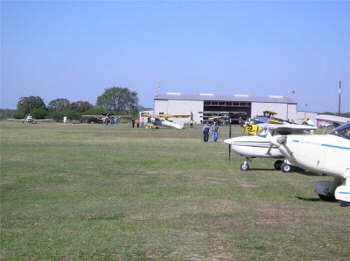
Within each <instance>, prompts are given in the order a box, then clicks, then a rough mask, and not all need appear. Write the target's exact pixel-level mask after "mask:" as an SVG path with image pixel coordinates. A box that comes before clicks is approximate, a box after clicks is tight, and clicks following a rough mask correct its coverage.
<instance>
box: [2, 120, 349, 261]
mask: <svg viewBox="0 0 350 261" xmlns="http://www.w3.org/2000/svg"><path fill="white" fill-rule="evenodd" d="M0 128H1V147H0V152H1V179H0V185H1V207H0V210H1V259H2V260H77V259H83V260H282V259H283V260H349V259H350V249H349V243H350V225H349V220H350V209H349V208H341V207H339V206H338V204H336V203H330V202H323V201H319V200H318V199H317V197H316V195H315V194H314V193H313V187H314V185H315V184H316V183H317V182H318V181H321V180H327V179H329V178H327V177H315V176H306V175H297V174H282V173H281V172H278V171H274V170H272V166H273V161H272V160H266V159H264V160H259V159H257V160H254V161H253V163H252V164H251V167H252V168H256V169H258V170H254V169H253V170H251V171H249V172H241V171H239V165H240V163H241V162H242V158H240V157H239V156H236V155H232V159H231V161H228V159H227V158H228V156H227V154H228V153H227V150H228V148H227V145H226V144H223V138H222V137H227V133H228V130H227V129H226V128H221V139H220V142H219V144H213V143H203V142H201V137H200V133H201V131H200V129H199V128H194V129H185V130H180V131H179V130H173V129H159V130H146V129H131V128H130V126H129V125H118V126H117V127H114V126H113V127H112V126H102V125H70V124H68V125H63V124H54V123H40V124H36V125H24V124H22V123H17V122H0ZM239 132H240V130H239V129H238V128H235V129H234V134H235V135H239ZM303 199H304V200H303Z"/></svg>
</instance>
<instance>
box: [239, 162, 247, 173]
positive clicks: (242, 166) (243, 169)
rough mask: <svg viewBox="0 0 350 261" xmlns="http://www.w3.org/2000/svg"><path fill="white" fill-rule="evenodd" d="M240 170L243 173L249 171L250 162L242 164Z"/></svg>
mask: <svg viewBox="0 0 350 261" xmlns="http://www.w3.org/2000/svg"><path fill="white" fill-rule="evenodd" d="M240 169H241V170H242V171H247V170H248V169H249V164H248V162H246V161H245V162H243V163H242V164H241V167H240Z"/></svg>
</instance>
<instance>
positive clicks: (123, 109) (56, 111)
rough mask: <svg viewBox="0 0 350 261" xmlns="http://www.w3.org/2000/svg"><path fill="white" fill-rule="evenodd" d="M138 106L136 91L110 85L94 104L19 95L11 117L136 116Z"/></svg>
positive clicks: (71, 118) (77, 118)
mask: <svg viewBox="0 0 350 261" xmlns="http://www.w3.org/2000/svg"><path fill="white" fill-rule="evenodd" d="M140 108H141V107H140V106H138V97H137V92H134V91H131V90H129V89H128V88H122V87H112V88H108V89H106V90H105V91H104V92H103V93H102V95H100V96H98V97H97V100H96V105H92V104H91V103H90V102H88V101H76V102H70V101H69V100H68V99H66V98H57V99H53V100H52V101H50V102H49V103H48V104H47V105H46V104H45V102H44V101H43V99H42V98H41V97H39V96H28V97H21V98H20V99H19V101H18V103H17V110H16V111H15V112H14V114H13V117H14V118H16V119H23V118H24V117H26V116H27V115H28V114H31V115H32V116H33V118H36V119H44V118H48V117H49V118H53V119H54V120H56V121H61V120H62V119H63V117H64V116H67V117H68V119H70V120H79V119H80V118H81V116H82V115H84V114H85V115H97V114H103V113H109V114H111V115H122V114H130V115H133V116H136V114H137V113H138V111H139V109H140Z"/></svg>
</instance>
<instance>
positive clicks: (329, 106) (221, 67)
mask: <svg viewBox="0 0 350 261" xmlns="http://www.w3.org/2000/svg"><path fill="white" fill-rule="evenodd" d="M349 45H350V2H349V1H162V2H156V1H106V2H92V1H89V2H82V1H79V2H78V1H47V2H44V1H40V2H30V1H26V2H15V1H9V2H6V1H2V2H1V99H0V107H1V108H15V107H16V104H17V102H18V98H19V97H22V96H30V95H35V96H41V97H42V98H43V99H44V101H45V102H46V103H48V102H49V101H50V100H52V99H55V98H68V99H69V100H70V101H77V100H88V101H90V102H91V103H95V102H96V97H97V96H99V95H100V94H102V93H103V91H104V89H106V88H109V87H112V86H122V87H128V88H129V89H131V90H134V91H137V92H138V95H139V100H140V104H141V105H144V106H152V104H153V96H154V94H155V92H156V90H155V86H156V84H157V83H158V82H159V83H160V86H161V88H160V92H168V91H178V92H182V93H186V94H198V93H200V92H211V93H215V94H218V95H220V94H222V95H230V94H237V93H240V94H249V95H252V96H267V95H284V96H290V97H294V98H296V99H297V101H298V102H299V105H300V106H299V109H301V110H302V109H305V108H307V110H312V111H320V112H322V111H337V95H338V94H337V87H338V81H339V80H341V81H342V84H343V88H344V93H343V104H342V110H343V111H350V75H349V74H350V47H349ZM291 90H295V92H296V93H295V95H292V94H291ZM305 104H307V106H306V105H305Z"/></svg>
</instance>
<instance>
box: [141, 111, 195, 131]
mask: <svg viewBox="0 0 350 261" xmlns="http://www.w3.org/2000/svg"><path fill="white" fill-rule="evenodd" d="M141 117H145V118H147V119H148V127H149V128H152V129H155V128H159V127H160V126H162V127H168V128H175V129H183V128H184V123H183V122H174V121H173V120H171V119H170V118H189V117H191V115H187V114H146V113H145V114H141Z"/></svg>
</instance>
